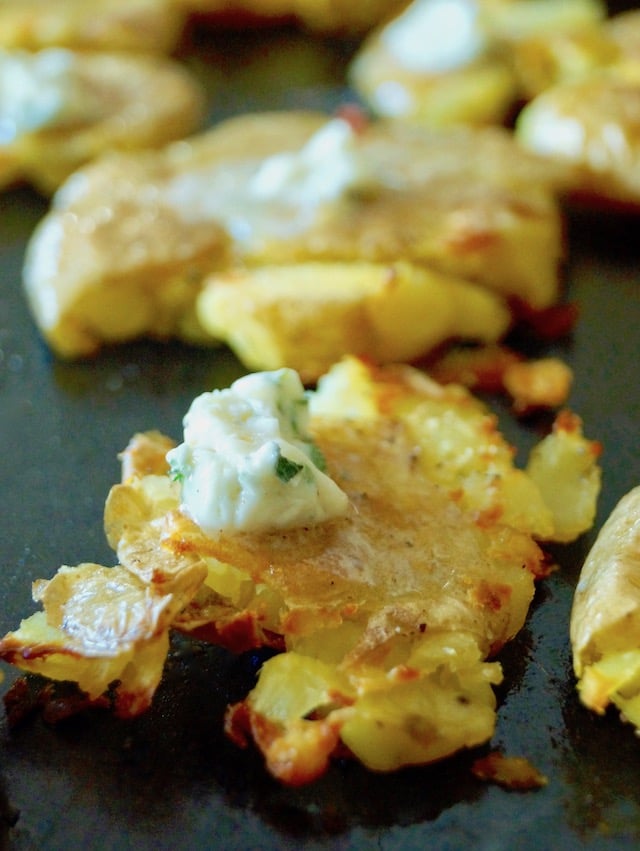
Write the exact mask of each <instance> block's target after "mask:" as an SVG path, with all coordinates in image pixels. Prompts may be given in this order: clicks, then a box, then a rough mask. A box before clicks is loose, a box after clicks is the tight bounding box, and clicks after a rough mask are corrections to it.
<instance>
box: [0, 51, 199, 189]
mask: <svg viewBox="0 0 640 851" xmlns="http://www.w3.org/2000/svg"><path fill="white" fill-rule="evenodd" d="M0 91H2V92H3V98H2V110H1V112H0V121H2V125H3V128H4V133H3V139H2V143H1V144H0V188H3V187H4V186H6V185H8V184H10V183H14V182H16V181H29V182H31V183H32V184H34V185H35V186H36V187H37V188H38V189H40V190H42V191H43V192H45V193H51V192H53V191H54V190H55V189H56V188H57V187H58V186H59V185H60V184H61V183H62V182H63V181H64V180H65V179H66V178H67V177H68V176H69V175H70V174H71V173H72V172H73V171H75V170H76V169H77V168H78V167H79V166H81V165H84V164H85V163H87V162H88V161H90V160H93V159H94V158H96V157H97V156H98V155H100V154H102V153H105V152H109V151H113V150H121V151H131V150H136V149H144V148H150V147H160V146H163V145H165V144H167V143H168V142H170V141H173V140H175V139H179V138H181V137H182V136H185V135H187V134H189V133H191V132H193V131H194V130H195V129H196V128H197V127H198V126H199V124H200V123H201V121H202V118H203V114H204V93H203V91H202V90H201V88H200V85H199V84H198V83H197V81H196V80H195V78H192V77H191V75H190V74H189V73H188V71H187V70H186V69H184V68H182V67H181V66H180V65H178V64H177V63H176V62H174V61H172V60H170V59H168V58H165V57H153V56H133V55H130V54H125V53H117V54H116V53H104V52H100V53H89V52H82V53H77V52H73V51H70V50H67V49H63V48H48V49H44V50H41V51H37V52H34V53H29V52H27V51H17V50H0ZM158 91H161V92H162V97H158V96H157V94H158Z"/></svg>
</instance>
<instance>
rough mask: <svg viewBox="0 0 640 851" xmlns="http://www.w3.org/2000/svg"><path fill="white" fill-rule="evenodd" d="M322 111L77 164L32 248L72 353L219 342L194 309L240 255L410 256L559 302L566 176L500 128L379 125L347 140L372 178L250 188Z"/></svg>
mask: <svg viewBox="0 0 640 851" xmlns="http://www.w3.org/2000/svg"><path fill="white" fill-rule="evenodd" d="M327 120H328V117H327V116H326V115H323V114H320V113H307V112H303V113H299V112H293V113H265V114H257V115H246V116H242V117H239V118H235V119H230V120H229V121H227V122H224V123H222V124H221V125H220V126H218V127H214V128H213V129H211V130H210V131H208V132H206V133H203V134H200V135H197V136H194V137H191V138H190V139H189V140H186V141H182V142H178V143H175V144H173V145H170V146H168V147H167V148H165V149H163V150H162V151H159V152H157V153H156V154H150V153H148V152H146V153H143V154H137V155H136V154H131V155H129V156H124V155H122V156H119V157H110V158H103V159H102V160H100V161H99V162H95V163H93V164H92V165H90V166H87V167H85V168H84V169H81V170H79V171H77V172H76V173H75V174H74V175H73V176H72V177H71V178H70V179H69V180H68V181H67V182H66V183H65V184H64V185H63V186H62V187H61V189H60V190H59V191H58V192H57V193H56V195H55V196H54V199H53V204H52V209H51V211H50V212H49V213H48V214H47V215H46V216H45V217H44V218H43V220H42V221H41V222H40V223H39V225H38V227H37V228H36V230H35V233H34V235H33V237H32V239H31V241H30V243H29V246H28V248H27V253H26V258H25V267H24V281H25V288H26V292H27V296H28V300H29V303H30V305H31V309H32V311H33V313H34V316H35V318H36V321H37V323H38V325H39V327H40V329H41V331H42V333H43V335H44V337H45V339H46V340H47V341H48V342H49V343H50V344H51V346H52V347H53V348H54V350H55V351H56V352H57V353H59V354H61V355H62V356H64V357H79V356H83V355H87V354H91V353H93V352H95V351H96V350H97V349H98V348H99V347H100V345H101V344H102V343H104V342H115V341H118V340H125V339H131V338H133V337H136V336H142V335H145V334H146V335H151V336H156V337H160V338H162V337H169V336H182V337H185V338H187V339H200V340H206V339H207V338H208V339H209V340H210V341H211V339H212V338H211V334H206V333H205V332H204V331H203V329H202V328H201V327H199V323H198V322H197V320H196V317H195V302H196V298H197V295H198V292H199V290H200V289H201V285H202V282H203V280H204V277H205V276H206V275H207V274H208V273H214V272H216V273H217V272H222V271H224V272H226V271H228V270H232V269H237V268H243V267H244V268H248V269H259V268H260V267H264V266H268V267H273V266H291V265H294V264H300V263H311V262H322V263H340V264H351V263H355V264H358V263H363V262H364V263H374V264H385V265H388V264H393V263H397V262H398V261H400V260H403V261H407V262H408V263H411V264H413V265H416V266H421V267H424V268H426V269H427V270H432V271H434V272H439V273H444V274H446V275H451V276H455V277H457V278H464V279H465V280H467V281H468V282H470V283H472V284H474V285H480V286H482V287H485V288H487V289H488V290H490V291H491V292H493V293H494V295H495V296H496V297H498V298H507V299H508V298H515V299H517V300H519V301H522V302H525V303H527V304H529V305H531V306H532V307H534V308H544V307H547V306H549V305H551V304H553V303H554V302H555V301H556V299H557V298H558V295H559V290H560V279H559V274H560V273H559V267H560V263H561V260H562V258H563V256H564V247H565V246H564V234H563V226H562V219H561V214H560V210H559V207H558V203H557V201H556V189H557V174H555V173H553V172H552V170H550V169H549V168H548V166H547V165H546V164H545V163H544V162H541V161H540V160H539V159H538V158H537V157H531V156H529V155H528V154H526V153H523V152H522V150H520V148H519V147H518V146H517V145H515V144H514V142H513V139H512V138H511V137H510V136H509V134H507V133H506V131H504V132H503V131H500V130H499V129H497V128H493V129H486V130H483V131H480V130H475V131H471V130H463V129H460V130H451V131H447V133H446V134H445V135H443V134H442V133H436V132H433V133H432V132H430V131H427V130H425V129H423V128H410V127H402V126H399V125H389V124H385V123H371V124H368V125H367V126H366V127H364V128H363V129H362V130H361V131H359V132H357V133H356V135H355V139H354V142H353V145H354V148H355V154H354V155H355V156H357V158H358V162H359V163H360V164H361V167H362V168H363V169H365V170H366V171H367V173H368V174H370V175H375V185H374V186H372V187H371V188H370V189H369V190H367V191H358V192H356V191H353V192H346V193H344V194H342V195H340V196H339V197H337V198H330V199H327V200H325V201H319V202H316V200H315V195H313V196H312V197H311V198H305V197H303V198H302V199H292V198H291V197H290V196H287V195H285V196H283V197H279V196H277V195H276V197H267V198H257V197H256V194H255V190H254V188H253V187H254V184H253V182H252V181H253V178H254V177H255V175H256V173H257V172H258V170H259V169H260V168H261V167H262V166H263V165H264V163H265V162H266V161H267V160H268V158H269V157H270V156H272V155H276V154H282V153H290V154H292V155H293V154H295V153H296V152H299V151H300V150H302V149H303V148H304V145H305V143H306V142H308V141H309V139H310V138H311V137H312V136H313V134H314V133H315V132H316V131H318V130H319V129H320V128H322V127H323V126H324V125H325V124H326V122H327ZM136 238H139V239H140V240H141V244H140V246H136V244H135V242H134V240H135V239H136ZM453 289H457V290H459V289H460V287H459V286H458V285H454V288H453ZM468 292H469V293H471V294H472V293H473V290H472V289H471V288H469V289H468ZM456 298H457V296H456ZM128 299H130V300H131V304H130V305H127V300H128ZM474 301H478V299H477V298H476V297H474V296H472V297H471V302H474ZM484 301H485V302H486V301H487V300H486V299H485V300H484ZM105 305H106V306H109V307H110V315H108V313H109V312H108V311H107V310H105ZM484 310H485V308H481V311H480V314H481V315H480V316H479V317H478V318H477V319H476V318H474V319H473V320H471V322H470V325H471V327H473V324H474V322H476V321H478V322H479V323H482V322H483V320H482V314H483V313H484ZM489 312H491V311H489ZM212 321H213V320H212ZM228 333H230V331H229V332H228Z"/></svg>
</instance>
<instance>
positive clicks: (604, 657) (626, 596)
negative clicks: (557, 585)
mask: <svg viewBox="0 0 640 851" xmlns="http://www.w3.org/2000/svg"><path fill="white" fill-rule="evenodd" d="M639 571H640V488H638V487H636V488H634V489H633V490H631V491H630V492H629V493H627V494H626V495H625V496H624V497H622V499H621V500H620V501H619V503H618V504H617V505H616V506H615V508H614V509H613V511H612V512H611V515H610V516H609V518H608V519H607V521H606V522H605V524H604V526H603V527H602V529H601V530H600V532H599V534H598V537H597V539H596V542H595V544H594V545H593V547H592V548H591V551H590V552H589V555H588V556H587V559H586V561H585V563H584V565H583V567H582V571H581V573H580V579H579V581H578V585H577V587H576V590H575V595H574V600H573V607H572V610H571V633H570V634H571V645H572V649H573V667H574V671H575V674H576V677H577V679H578V691H579V694H580V699H581V701H582V703H583V704H584V705H585V706H586V707H588V708H589V709H591V710H593V711H594V712H597V713H599V714H603V713H604V712H605V710H606V708H607V707H608V706H609V705H614V706H616V707H617V708H618V709H619V710H620V713H621V715H622V717H623V718H624V719H625V720H626V721H629V722H630V723H631V724H633V726H634V727H635V728H636V730H640V593H639V592H638V586H639V583H638V574H639Z"/></svg>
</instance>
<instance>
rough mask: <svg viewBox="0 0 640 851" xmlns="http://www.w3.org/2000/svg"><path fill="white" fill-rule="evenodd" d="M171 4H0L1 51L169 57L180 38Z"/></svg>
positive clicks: (101, 0) (170, 0) (80, 0)
mask: <svg viewBox="0 0 640 851" xmlns="http://www.w3.org/2000/svg"><path fill="white" fill-rule="evenodd" d="M183 25H184V14H183V13H182V12H181V10H180V9H179V7H178V6H177V5H176V3H175V2H174V0H92V2H91V3H87V2H86V0H55V2H51V0H0V46H2V47H9V48H24V49H26V50H39V49H40V48H43V47H70V48H74V49H81V50H127V51H129V50H131V51H134V50H135V51H145V52H146V51H149V52H154V53H155V52H162V53H168V52H170V51H171V50H173V48H174V47H175V46H176V44H177V43H178V40H179V38H180V36H181V34H182V29H183Z"/></svg>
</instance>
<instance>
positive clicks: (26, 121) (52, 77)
mask: <svg viewBox="0 0 640 851" xmlns="http://www.w3.org/2000/svg"><path fill="white" fill-rule="evenodd" d="M75 64H76V63H75V57H74V54H73V53H72V52H71V51H69V50H65V49H63V48H47V49H45V50H40V51H38V52H36V53H29V52H28V51H26V50H0V144H9V143H10V142H12V141H13V140H14V139H16V138H17V137H19V136H21V135H22V134H24V133H31V132H34V131H36V130H41V129H43V128H45V127H58V126H62V125H65V124H70V123H76V122H86V121H87V120H90V119H91V118H92V117H94V116H95V114H96V110H97V104H96V101H95V98H92V97H91V93H90V92H89V91H88V89H87V86H86V85H85V84H83V82H82V81H81V80H80V78H79V77H78V75H77V73H76V71H75V67H74V66H75Z"/></svg>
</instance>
